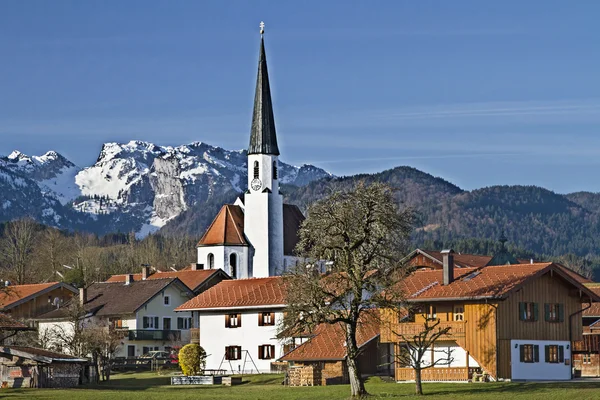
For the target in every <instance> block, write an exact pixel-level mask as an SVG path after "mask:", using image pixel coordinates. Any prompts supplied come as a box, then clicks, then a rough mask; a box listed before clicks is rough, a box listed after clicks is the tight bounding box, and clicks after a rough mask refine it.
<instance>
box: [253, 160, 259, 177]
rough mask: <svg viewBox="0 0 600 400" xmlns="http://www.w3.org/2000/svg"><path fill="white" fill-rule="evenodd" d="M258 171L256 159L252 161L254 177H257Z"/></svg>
mask: <svg viewBox="0 0 600 400" xmlns="http://www.w3.org/2000/svg"><path fill="white" fill-rule="evenodd" d="M258 172H259V168H258V161H254V179H258Z"/></svg>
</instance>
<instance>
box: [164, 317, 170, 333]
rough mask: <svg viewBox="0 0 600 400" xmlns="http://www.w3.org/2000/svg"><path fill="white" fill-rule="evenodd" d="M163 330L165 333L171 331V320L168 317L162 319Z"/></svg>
mask: <svg viewBox="0 0 600 400" xmlns="http://www.w3.org/2000/svg"><path fill="white" fill-rule="evenodd" d="M163 329H164V330H165V331H170V330H171V318H170V317H164V318H163Z"/></svg>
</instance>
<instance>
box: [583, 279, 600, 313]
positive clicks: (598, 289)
mask: <svg viewBox="0 0 600 400" xmlns="http://www.w3.org/2000/svg"><path fill="white" fill-rule="evenodd" d="M585 286H586V287H587V288H588V289H590V290H591V291H592V292H594V293H596V294H597V295H598V296H600V283H588V284H586V285H585ZM583 307H587V305H585V304H584V305H583ZM583 316H584V317H598V318H600V303H592V306H591V307H590V308H588V309H587V310H584V311H583Z"/></svg>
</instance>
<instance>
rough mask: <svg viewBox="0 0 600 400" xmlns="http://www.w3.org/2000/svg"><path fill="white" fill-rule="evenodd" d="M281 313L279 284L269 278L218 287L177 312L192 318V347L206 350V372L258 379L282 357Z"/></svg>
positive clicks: (282, 293)
mask: <svg viewBox="0 0 600 400" xmlns="http://www.w3.org/2000/svg"><path fill="white" fill-rule="evenodd" d="M284 307H285V285H284V282H283V278H282V277H268V278H249V279H234V280H225V281H222V282H220V283H219V284H218V285H215V286H213V287H212V288H210V289H208V290H206V291H205V292H202V293H201V294H199V295H198V296H196V297H194V298H193V299H192V300H190V301H188V302H186V303H184V304H182V305H181V306H179V307H177V308H176V309H175V311H181V312H187V313H189V312H191V313H192V318H193V324H194V326H193V329H194V332H195V334H194V335H192V341H193V342H196V343H199V344H200V346H202V347H203V348H204V350H206V353H207V354H208V357H207V359H206V369H207V370H209V371H215V370H226V371H230V372H232V373H237V372H243V373H257V372H270V371H271V364H272V363H273V362H275V361H276V360H277V359H279V358H280V357H281V356H282V355H283V346H284V342H283V341H282V340H280V339H278V338H277V325H278V324H279V323H280V322H281V321H282V318H283V309H284Z"/></svg>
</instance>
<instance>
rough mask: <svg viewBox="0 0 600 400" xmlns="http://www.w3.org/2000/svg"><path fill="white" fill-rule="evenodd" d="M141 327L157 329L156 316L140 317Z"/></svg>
mask: <svg viewBox="0 0 600 400" xmlns="http://www.w3.org/2000/svg"><path fill="white" fill-rule="evenodd" d="M142 327H143V328H144V329H158V317H150V316H144V317H142Z"/></svg>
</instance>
